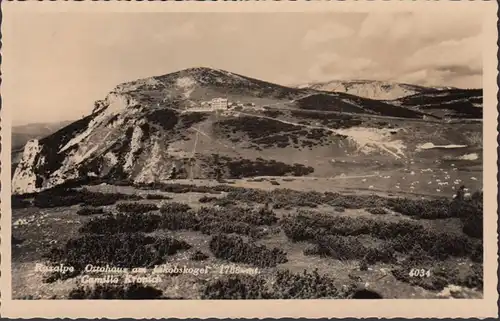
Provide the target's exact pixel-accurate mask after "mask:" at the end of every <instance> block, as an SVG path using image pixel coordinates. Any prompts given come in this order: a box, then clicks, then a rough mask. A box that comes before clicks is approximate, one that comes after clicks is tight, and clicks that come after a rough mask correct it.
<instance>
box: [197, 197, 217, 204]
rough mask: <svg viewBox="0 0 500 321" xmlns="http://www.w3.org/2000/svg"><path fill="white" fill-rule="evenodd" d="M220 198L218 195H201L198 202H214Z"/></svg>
mask: <svg viewBox="0 0 500 321" xmlns="http://www.w3.org/2000/svg"><path fill="white" fill-rule="evenodd" d="M218 199H219V198H218V197H215V196H206V195H204V196H202V197H200V199H199V200H198V202H200V203H210V202H214V201H216V200H218Z"/></svg>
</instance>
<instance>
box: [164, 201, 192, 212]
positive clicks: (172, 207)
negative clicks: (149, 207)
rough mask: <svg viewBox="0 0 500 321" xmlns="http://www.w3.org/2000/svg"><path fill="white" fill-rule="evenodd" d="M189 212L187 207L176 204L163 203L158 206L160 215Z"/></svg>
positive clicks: (189, 208)
mask: <svg viewBox="0 0 500 321" xmlns="http://www.w3.org/2000/svg"><path fill="white" fill-rule="evenodd" d="M189 210H191V207H190V206H189V205H187V204H184V203H177V202H169V203H164V204H162V205H161V206H160V212H161V213H171V212H187V211H189Z"/></svg>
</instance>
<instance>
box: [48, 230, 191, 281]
mask: <svg viewBox="0 0 500 321" xmlns="http://www.w3.org/2000/svg"><path fill="white" fill-rule="evenodd" d="M190 247H191V246H190V245H189V244H188V243H186V242H184V241H179V240H176V239H174V238H170V237H163V238H160V237H152V236H146V235H144V234H141V233H119V234H84V235H82V236H81V237H78V238H74V239H70V240H69V241H68V242H67V243H66V244H65V245H64V246H62V247H59V248H53V249H52V250H50V251H49V252H48V253H46V254H45V257H46V258H47V259H49V260H50V261H51V262H57V264H61V263H62V264H64V265H68V266H73V267H74V268H75V271H80V272H81V271H83V269H84V268H85V266H86V265H87V264H92V265H98V266H103V265H106V264H109V265H112V266H115V267H121V268H133V267H152V266H154V265H156V264H161V263H163V262H164V260H165V258H166V256H168V255H173V254H175V253H177V252H179V251H182V250H187V249H189V248H190Z"/></svg>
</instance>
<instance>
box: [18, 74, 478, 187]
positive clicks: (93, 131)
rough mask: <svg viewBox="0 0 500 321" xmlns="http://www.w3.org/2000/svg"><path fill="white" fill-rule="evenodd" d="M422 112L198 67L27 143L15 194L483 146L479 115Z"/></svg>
mask: <svg viewBox="0 0 500 321" xmlns="http://www.w3.org/2000/svg"><path fill="white" fill-rule="evenodd" d="M398 103H401V102H398ZM425 116H426V114H425V113H422V112H420V111H419V110H416V109H412V108H407V107H404V106H400V105H398V104H396V103H392V102H384V101H377V100H372V99H366V98H363V97H358V96H354V95H350V94H346V93H328V92H324V91H318V90H315V89H310V88H305V89H300V88H290V87H285V86H281V85H277V84H273V83H270V82H266V81H262V80H258V79H253V78H249V77H245V76H242V75H238V74H234V73H231V72H228V71H224V70H216V69H209V68H190V69H185V70H181V71H178V72H174V73H170V74H166V75H162V76H155V77H150V78H146V79H139V80H136V81H132V82H127V83H123V84H120V85H118V86H116V87H115V88H114V90H112V91H111V92H110V93H109V94H108V95H107V96H106V97H105V99H103V100H99V101H96V102H95V104H94V108H93V111H92V112H91V113H90V114H89V115H88V116H86V117H83V118H82V119H79V120H77V121H75V122H73V123H71V124H68V125H67V126H65V127H63V128H61V129H59V130H58V131H56V132H54V133H52V134H51V135H49V136H47V137H44V138H42V139H33V140H30V141H29V142H28V143H27V144H26V145H25V147H24V150H23V155H22V159H21V161H20V162H19V165H18V166H17V167H16V169H15V172H14V175H13V179H12V191H13V193H18V194H22V193H31V192H38V191H40V190H43V189H46V188H50V187H53V186H56V185H59V184H62V183H65V182H68V181H71V180H80V179H90V178H95V179H100V180H104V181H106V180H110V181H113V180H125V181H127V182H131V183H151V182H155V181H165V180H169V179H172V178H196V179H198V178H242V177H251V176H262V175H266V176H286V175H292V176H304V175H309V176H322V177H326V176H332V175H338V174H341V173H343V172H344V171H346V170H350V171H353V170H355V168H354V166H357V168H358V170H360V171H364V170H367V169H373V168H374V167H377V166H404V164H405V163H406V162H409V161H410V160H411V159H414V158H418V157H420V156H419V155H423V156H422V159H423V160H426V159H425V158H426V157H429V155H432V157H431V158H432V161H431V162H434V161H435V160H436V158H439V157H440V156H444V155H441V154H439V153H440V152H439V153H438V152H437V151H430V150H422V149H421V148H419V147H418V146H420V145H421V144H425V143H429V142H431V143H433V144H435V145H436V146H440V145H446V144H459V145H460V144H466V146H471V148H472V151H477V149H478V148H479V149H480V148H481V147H480V146H479V145H478V143H477V140H476V141H474V142H471V141H470V138H471V137H475V136H473V135H471V133H479V134H480V133H481V131H482V129H481V125H480V124H460V125H455V124H442V123H439V124H438V125H436V123H435V122H428V121H424V120H423V119H424V118H425ZM436 126H439V129H440V131H442V135H440V136H439V137H436V135H435V133H436ZM443 152H446V153H448V150H444V151H443ZM451 152H452V153H455V154H457V153H462V152H463V151H458V152H457V151H451ZM436 153H438V154H436ZM447 156H449V155H448V154H447ZM339 160H342V162H339ZM343 163H344V164H345V165H341V164H343ZM348 164H349V166H347V165H348Z"/></svg>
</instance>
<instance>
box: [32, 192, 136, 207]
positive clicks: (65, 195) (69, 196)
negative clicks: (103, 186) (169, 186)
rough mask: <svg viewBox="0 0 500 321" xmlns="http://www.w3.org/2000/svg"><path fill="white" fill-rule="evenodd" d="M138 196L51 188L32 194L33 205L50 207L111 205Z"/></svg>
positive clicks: (134, 198)
mask: <svg viewBox="0 0 500 321" xmlns="http://www.w3.org/2000/svg"><path fill="white" fill-rule="evenodd" d="M137 199H140V196H137V195H127V194H120V193H98V192H90V191H88V190H85V189H81V190H76V189H68V188H53V189H50V190H45V191H42V192H40V193H38V194H35V195H34V200H33V206H35V207H39V208H52V207H63V206H73V205H77V204H82V205H86V206H94V207H98V206H106V205H113V204H115V203H116V202H118V201H119V200H137Z"/></svg>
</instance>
